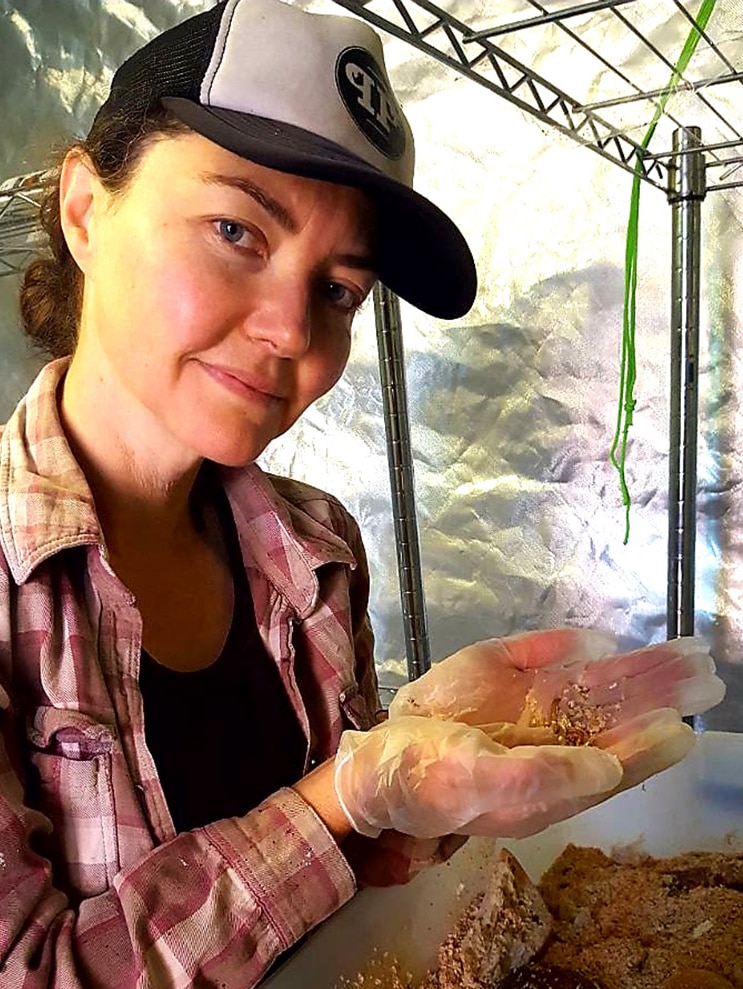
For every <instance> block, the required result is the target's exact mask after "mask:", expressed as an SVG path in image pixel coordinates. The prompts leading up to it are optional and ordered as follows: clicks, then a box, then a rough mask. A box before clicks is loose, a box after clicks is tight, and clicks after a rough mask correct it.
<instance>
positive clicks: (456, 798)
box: [334, 716, 626, 838]
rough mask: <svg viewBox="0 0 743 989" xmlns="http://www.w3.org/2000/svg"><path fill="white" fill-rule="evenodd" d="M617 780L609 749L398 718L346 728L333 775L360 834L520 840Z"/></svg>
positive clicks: (432, 720)
mask: <svg viewBox="0 0 743 989" xmlns="http://www.w3.org/2000/svg"><path fill="white" fill-rule="evenodd" d="M620 741H621V739H617V740H616V743H617V745H619V744H620ZM625 742H626V739H625ZM622 774H623V773H622V764H621V762H620V759H619V758H618V757H617V755H615V754H614V753H613V752H611V751H610V750H608V749H607V751H603V750H602V749H600V748H593V747H588V746H582V747H579V748H573V747H569V746H561V745H536V746H533V745H525V746H517V747H515V748H507V747H506V746H504V745H501V744H499V743H498V742H494V741H493V740H492V739H490V738H489V737H488V736H487V735H486V734H485V732H483V731H481V730H480V729H479V728H474V727H470V726H468V725H465V724H460V723H457V722H454V721H443V720H440V719H438V718H429V717H411V716H400V717H397V718H395V719H394V720H390V721H387V722H385V723H384V724H381V725H378V726H377V727H376V728H373V729H372V730H371V731H369V732H358V731H347V732H344V733H343V735H342V736H341V742H340V746H339V748H338V752H337V754H336V757H335V776H334V778H335V789H336V793H337V796H338V799H339V801H340V803H341V806H342V807H343V809H344V811H345V813H346V816H347V817H348V819H349V821H350V823H351V825H352V827H353V828H354V830H355V831H358V832H359V833H360V834H365V835H368V836H370V837H376V836H377V835H378V834H379V833H380V832H381V831H384V830H388V829H394V830H396V831H401V832H402V833H403V834H408V835H413V836H414V837H416V838H435V837H440V836H442V835H447V834H451V833H457V834H463V835H470V834H478V835H488V836H491V837H523V836H525V835H528V834H534V833H535V832H536V831H540V830H541V829H542V828H544V827H546V825H547V824H551V823H553V822H555V821H559V820H563V819H564V818H566V817H570V816H571V815H572V814H575V813H577V812H578V811H579V810H583V809H585V808H586V807H588V806H591V805H592V804H593V803H598V802H599V801H600V800H602V799H604V798H605V796H607V795H609V794H610V793H611V792H613V791H616V789H617V788H619V787H620V786H621V782H622Z"/></svg>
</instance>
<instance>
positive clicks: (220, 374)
mask: <svg viewBox="0 0 743 989" xmlns="http://www.w3.org/2000/svg"><path fill="white" fill-rule="evenodd" d="M199 363H200V364H201V366H202V367H203V368H204V370H205V371H206V373H207V374H208V375H209V377H210V378H212V380H214V381H216V382H217V383H218V384H221V385H222V386H223V387H224V388H226V389H227V390H228V391H231V392H232V393H233V394H236V395H242V396H244V397H245V398H248V399H252V400H254V401H255V400H259V401H262V402H265V403H268V404H273V403H275V402H281V401H283V399H284V395H283V393H282V389H281V387H280V386H279V385H278V383H277V382H275V381H273V380H270V379H268V378H266V377H261V376H260V375H257V374H254V373H250V372H247V371H243V370H240V369H237V368H233V367H229V366H226V365H222V364H207V363H205V362H203V361H200V362H199Z"/></svg>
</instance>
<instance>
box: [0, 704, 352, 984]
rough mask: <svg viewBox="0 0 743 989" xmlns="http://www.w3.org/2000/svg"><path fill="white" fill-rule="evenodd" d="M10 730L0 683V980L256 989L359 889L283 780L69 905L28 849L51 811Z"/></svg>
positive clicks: (41, 862)
mask: <svg viewBox="0 0 743 989" xmlns="http://www.w3.org/2000/svg"><path fill="white" fill-rule="evenodd" d="M15 741H16V736H15V731H14V727H13V718H12V714H11V709H10V699H9V697H8V694H7V693H6V692H4V691H3V690H2V687H0V856H2V861H3V868H2V869H0V904H2V910H1V911H0V984H2V985H9V986H16V985H18V986H20V985H22V986H23V987H24V989H42V987H44V989H52V987H62V986H64V987H65V989H70V987H80V989H99V987H100V989H103V987H111V989H113V987H115V989H129V987H132V989H134V987H135V986H136V987H137V989H143V987H153V989H154V987H157V989H169V987H171V986H173V987H174V986H176V985H178V986H183V985H184V984H190V983H196V984H199V985H201V986H211V985H213V986H226V987H230V989H232V987H240V989H249V987H250V986H253V985H255V984H256V983H257V982H258V981H259V979H260V978H261V977H262V975H263V974H264V973H265V971H266V970H267V968H268V967H269V966H270V964H271V963H272V962H273V960H274V959H275V958H276V957H277V956H278V955H279V954H280V953H281V952H283V951H284V950H285V949H286V948H288V947H289V946H290V945H291V944H293V943H294V942H295V941H296V940H297V939H298V938H299V937H301V936H302V935H303V934H304V933H305V932H306V931H308V930H310V929H311V928H312V927H313V926H315V925H316V924H317V923H319V922H320V921H321V920H323V919H324V918H325V917H326V916H328V915H329V914H330V913H332V912H333V911H334V910H336V909H337V908H338V907H339V906H340V905H341V904H342V903H343V902H345V901H346V900H347V899H349V898H350V897H351V896H352V894H353V892H354V888H355V887H354V882H353V877H352V875H351V872H350V870H349V868H348V866H347V865H346V863H345V860H344V859H343V857H342V855H341V854H340V852H339V850H338V847H337V844H336V842H335V840H334V839H333V837H332V836H331V833H330V832H329V830H328V829H327V828H326V827H325V825H324V824H323V823H322V821H321V819H320V818H319V817H318V815H317V814H316V812H315V811H314V810H313V809H312V808H311V807H310V805H309V804H308V803H307V802H306V801H305V800H304V799H303V798H302V796H301V795H300V794H299V793H298V792H296V791H294V790H282V791H279V792H278V793H277V794H275V795H274V796H272V797H271V798H270V799H269V800H267V801H265V802H264V803H263V804H262V805H261V806H260V807H258V808H257V809H256V810H255V811H252V812H251V813H250V814H248V815H246V816H245V817H243V818H233V819H230V820H226V821H220V822H217V823H216V824H213V825H210V826H208V827H206V828H203V829H198V830H196V831H193V832H189V833H185V834H181V835H178V836H177V837H176V838H175V839H173V840H172V841H170V842H167V843H166V844H164V845H161V846H160V847H158V848H156V849H154V850H153V851H151V852H150V853H149V854H147V855H146V856H144V857H143V858H142V859H141V860H140V861H139V862H138V863H137V864H136V865H135V866H133V867H132V868H129V869H125V870H122V871H121V872H120V873H119V874H118V875H117V876H116V877H115V879H114V883H113V887H112V888H111V889H109V890H107V891H106V892H105V893H103V894H101V895H100V896H95V897H91V898H89V899H86V900H83V901H82V902H81V903H80V904H79V906H77V907H73V906H72V905H71V904H70V903H69V902H68V900H67V898H66V897H65V895H64V894H63V893H62V892H60V891H59V890H58V889H55V887H54V885H53V879H52V868H51V865H50V862H49V861H48V860H47V859H44V858H42V857H41V856H40V855H38V854H37V853H36V852H35V851H34V850H33V845H34V842H35V841H36V840H37V839H38V836H39V835H40V833H41V832H43V831H44V830H47V829H48V826H49V825H48V821H47V820H46V818H44V817H43V816H42V815H40V814H39V813H37V812H35V811H33V810H31V809H29V808H28V807H26V806H25V805H24V802H23V801H24V798H23V788H22V784H21V778H20V775H19V772H18V768H19V767H18V764H17V760H15V759H13V758H11V753H12V751H13V745H14V743H15ZM311 796H312V794H311V793H310V797H311ZM322 803H323V801H322V800H318V804H319V805H322ZM329 824H330V825H331V828H332V826H333V824H334V821H333V819H332V815H331V819H330V820H329ZM343 827H345V828H346V829H347V828H348V824H347V823H346V824H344V825H343Z"/></svg>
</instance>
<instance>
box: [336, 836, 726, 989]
mask: <svg viewBox="0 0 743 989" xmlns="http://www.w3.org/2000/svg"><path fill="white" fill-rule="evenodd" d="M416 986H417V989H743V852H737V853H727V854H725V853H722V852H688V853H686V854H684V855H679V856H676V857H674V858H665V859H658V858H651V857H649V856H644V857H643V856H638V855H636V854H635V856H634V858H633V859H632V860H629V859H628V858H627V857H620V856H617V857H614V858H610V857H609V856H607V855H605V854H604V853H603V852H602V851H600V850H599V849H597V848H578V847H576V846H574V845H569V846H568V847H567V848H566V849H565V851H564V852H563V853H562V855H560V857H559V858H558V859H557V860H556V861H555V862H554V863H553V864H552V866H551V867H550V868H549V869H548V870H547V872H546V873H545V874H544V876H543V878H542V881H541V883H540V884H539V887H538V888H537V887H535V886H534V885H533V884H532V883H531V881H530V880H529V878H528V876H527V875H526V873H525V872H524V871H523V869H522V868H521V866H520V865H519V863H518V861H517V860H516V859H515V858H514V857H513V856H512V855H510V854H509V853H508V852H505V851H504V852H502V853H501V861H500V862H499V863H498V865H497V867H496V870H495V873H494V876H493V880H492V883H491V884H490V885H489V887H488V889H487V890H486V892H485V893H484V894H482V895H481V896H480V897H479V898H478V899H477V900H476V901H475V902H474V903H473V904H472V905H471V906H470V908H469V910H468V911H467V912H466V913H465V915H464V916H463V917H462V919H461V920H460V921H459V923H458V924H457V925H456V927H455V928H454V930H453V931H452V933H451V934H450V935H449V937H448V938H447V939H446V940H445V941H444V943H443V944H442V946H441V948H440V949H439V953H438V959H437V966H436V968H435V969H434V970H433V971H431V972H429V973H428V975H427V976H426V977H425V979H424V980H423V982H421V983H416V982H415V981H414V980H413V979H412V978H411V976H410V975H407V974H405V973H404V972H403V971H402V969H401V968H400V966H399V963H397V961H396V960H394V959H391V958H389V957H388V956H386V955H385V956H383V957H382V959H377V960H376V961H375V962H374V963H373V964H372V966H370V968H369V969H367V970H366V972H365V973H364V975H361V976H358V977H357V979H356V980H354V981H353V983H350V984H349V983H344V989H416Z"/></svg>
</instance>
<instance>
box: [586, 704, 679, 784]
mask: <svg viewBox="0 0 743 989" xmlns="http://www.w3.org/2000/svg"><path fill="white" fill-rule="evenodd" d="M695 741H696V736H695V734H694V731H693V729H692V728H691V727H690V726H689V725H687V724H684V722H683V721H682V720H681V716H680V715H679V713H678V711H676V710H674V709H673V708H667V709H664V710H660V711H650V712H648V713H646V714H642V715H640V716H639V717H637V718H633V719H632V721H628V722H624V723H622V724H621V725H618V726H617V727H616V728H613V729H611V730H610V731H606V732H602V734H600V735H598V736H597V737H596V738H595V739H594V740H593V744H594V745H595V746H596V747H597V748H600V749H602V751H605V752H611V753H612V754H613V755H615V756H616V757H617V758H618V759H619V761H620V762H621V764H622V768H623V771H624V772H623V776H622V781H621V784H620V787H619V789H621V790H626V789H629V787H631V786H635V785H636V784H637V783H641V782H642V781H643V780H646V779H648V777H650V776H654V775H655V774H656V773H660V772H662V770H664V769H668V768H669V767H670V766H673V765H674V764H675V763H677V762H680V761H681V760H682V759H683V758H684V757H685V756H686V755H688V753H689V752H690V751H691V749H692V748H693V746H694V743H695Z"/></svg>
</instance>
